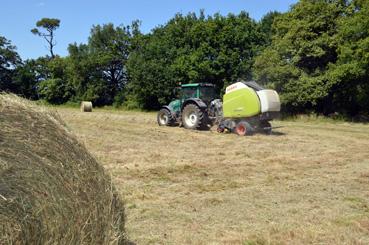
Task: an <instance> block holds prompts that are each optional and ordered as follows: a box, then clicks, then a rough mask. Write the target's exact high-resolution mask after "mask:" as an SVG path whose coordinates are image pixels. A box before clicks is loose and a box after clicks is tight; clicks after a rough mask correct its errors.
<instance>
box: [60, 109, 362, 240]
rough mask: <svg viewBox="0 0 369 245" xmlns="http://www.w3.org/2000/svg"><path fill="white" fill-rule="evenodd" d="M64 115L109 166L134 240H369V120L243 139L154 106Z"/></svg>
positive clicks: (308, 125) (305, 125)
mask: <svg viewBox="0 0 369 245" xmlns="http://www.w3.org/2000/svg"><path fill="white" fill-rule="evenodd" d="M59 113H60V114H61V116H62V118H63V119H64V120H65V121H66V122H67V124H68V125H69V127H70V128H71V129H72V131H74V132H75V133H76V134H77V135H78V137H79V138H80V139H81V140H82V141H84V142H85V144H86V146H87V148H88V149H89V150H90V151H91V152H92V153H93V154H94V155H95V156H96V157H97V158H98V159H99V160H100V162H102V163H103V165H104V167H105V168H106V169H107V170H108V172H110V173H111V175H112V177H113V182H114V183H115V184H116V186H117V187H118V190H119V191H120V192H121V194H122V195H123V196H124V197H125V199H126V203H127V206H126V208H127V216H128V217H127V220H128V223H127V231H128V234H129V237H130V239H132V240H133V241H135V242H137V244H307V243H311V244H368V243H369V125H362V124H349V123H334V124H333V123H327V122H314V121H311V122H275V123H274V125H282V126H284V127H283V128H280V129H277V130H276V132H278V134H275V135H271V136H266V135H255V136H253V137H238V136H236V135H234V134H218V133H216V132H215V131H210V132H197V131H189V130H185V129H183V128H176V127H175V128H170V127H158V126H157V125H156V121H155V120H156V118H155V116H156V115H155V114H154V113H137V112H113V111H104V110H97V111H95V112H93V113H80V112H78V111H77V110H72V109H60V110H59Z"/></svg>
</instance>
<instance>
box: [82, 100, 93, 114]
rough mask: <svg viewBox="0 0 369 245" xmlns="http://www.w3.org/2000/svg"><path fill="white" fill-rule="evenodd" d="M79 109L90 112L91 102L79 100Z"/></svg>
mask: <svg viewBox="0 0 369 245" xmlns="http://www.w3.org/2000/svg"><path fill="white" fill-rule="evenodd" d="M81 111H82V112H92V102H91V101H82V102H81Z"/></svg>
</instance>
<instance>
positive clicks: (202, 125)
mask: <svg viewBox="0 0 369 245" xmlns="http://www.w3.org/2000/svg"><path fill="white" fill-rule="evenodd" d="M182 125H183V126H184V127H185V128H186V129H198V130H204V129H207V128H208V125H207V116H206V112H205V111H204V110H201V109H200V108H199V107H198V106H197V105H196V104H192V103H191V104H188V105H186V106H185V107H184V108H183V110H182Z"/></svg>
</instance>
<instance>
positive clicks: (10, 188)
mask: <svg viewBox="0 0 369 245" xmlns="http://www.w3.org/2000/svg"><path fill="white" fill-rule="evenodd" d="M124 222H125V216H124V206H123V204H122V201H121V200H120V198H119V196H118V194H117V192H116V190H115V189H114V187H113V186H112V183H111V179H110V177H109V176H108V175H106V174H105V173H104V169H103V167H102V166H100V165H99V164H98V163H97V162H96V160H95V159H94V158H93V157H92V156H91V155H90V154H89V153H88V152H87V150H86V149H85V147H84V146H83V145H81V144H80V143H78V141H77V140H76V138H75V137H74V136H73V135H72V134H71V133H70V132H69V131H68V129H67V128H66V127H65V124H64V123H63V122H62V121H61V119H60V118H59V117H58V115H57V114H53V113H50V112H47V111H45V109H43V108H40V107H37V106H35V105H33V104H32V103H30V102H27V101H26V100H23V99H20V98H18V97H16V96H13V95H5V94H0V244H125V243H126V241H127V240H126V236H125V230H124Z"/></svg>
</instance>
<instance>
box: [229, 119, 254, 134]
mask: <svg viewBox="0 0 369 245" xmlns="http://www.w3.org/2000/svg"><path fill="white" fill-rule="evenodd" d="M234 132H235V133H236V134H238V135H240V136H245V135H252V134H253V133H254V129H253V128H252V126H251V125H250V123H248V122H246V121H240V122H239V123H237V125H236V127H235V129H234Z"/></svg>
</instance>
